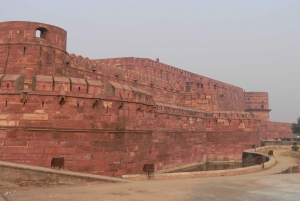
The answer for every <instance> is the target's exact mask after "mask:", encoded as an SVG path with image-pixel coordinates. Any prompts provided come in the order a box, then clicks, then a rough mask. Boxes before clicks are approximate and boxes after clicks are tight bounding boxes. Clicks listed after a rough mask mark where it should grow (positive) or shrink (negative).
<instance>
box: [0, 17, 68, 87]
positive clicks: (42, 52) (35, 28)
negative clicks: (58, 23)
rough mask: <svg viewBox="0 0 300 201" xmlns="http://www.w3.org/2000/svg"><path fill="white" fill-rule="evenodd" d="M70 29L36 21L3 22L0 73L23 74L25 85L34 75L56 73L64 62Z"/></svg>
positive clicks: (0, 39) (0, 26) (29, 83)
mask: <svg viewBox="0 0 300 201" xmlns="http://www.w3.org/2000/svg"><path fill="white" fill-rule="evenodd" d="M66 41H67V32H66V31H65V30H63V29H61V28H59V27H55V26H52V25H48V24H42V23H35V22H2V23H0V73H1V74H23V75H24V76H25V86H24V87H25V88H31V81H32V80H31V77H32V76H33V75H37V74H39V75H47V74H50V75H57V74H60V72H61V71H62V68H63V67H64V66H65V62H64V59H65V57H66Z"/></svg>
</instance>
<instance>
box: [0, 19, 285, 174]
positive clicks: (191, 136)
mask: <svg viewBox="0 0 300 201" xmlns="http://www.w3.org/2000/svg"><path fill="white" fill-rule="evenodd" d="M0 30H1V31H0V73H1V74H0V84H1V87H0V113H1V114H0V127H1V130H0V145H1V146H0V160H4V161H11V162H17V163H23V164H29V165H36V166H43V167H50V162H51V160H52V158H53V157H64V158H65V167H66V169H69V170H74V171H79V172H89V173H94V174H99V175H107V176H120V175H123V174H135V173H142V167H143V165H144V164H145V163H154V164H155V169H156V170H164V169H172V168H175V167H180V166H184V165H187V164H192V163H195V162H204V161H224V160H226V161H227V160H241V157H242V151H243V150H244V149H249V148H250V147H252V146H253V145H255V146H256V147H257V146H259V144H260V140H261V139H265V138H281V137H290V136H291V129H290V124H287V123H277V122H270V121H268V120H269V112H270V109H269V102H268V94H267V93H265V92H244V90H243V89H242V88H240V87H236V86H232V85H230V84H227V83H223V82H220V81H217V80H213V79H211V78H207V77H204V76H201V75H197V74H194V73H191V72H187V71H185V70H182V69H179V68H175V67H172V66H170V65H167V64H164V63H161V62H159V61H158V60H157V61H153V60H150V59H145V58H133V57H127V58H115V59H97V60H90V59H88V58H84V57H82V56H76V55H74V54H68V53H67V52H66V32H65V31H64V30H63V29H61V28H58V27H55V26H52V25H47V24H41V23H33V22H3V23H0ZM36 30H38V31H40V32H41V33H40V35H39V36H38V37H36V36H35V32H36ZM247 111H248V112H247Z"/></svg>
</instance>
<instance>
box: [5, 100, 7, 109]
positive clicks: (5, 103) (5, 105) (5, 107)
mask: <svg viewBox="0 0 300 201" xmlns="http://www.w3.org/2000/svg"><path fill="white" fill-rule="evenodd" d="M5 108H7V100H6V101H5Z"/></svg>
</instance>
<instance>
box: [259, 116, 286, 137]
mask: <svg viewBox="0 0 300 201" xmlns="http://www.w3.org/2000/svg"><path fill="white" fill-rule="evenodd" d="M259 131H260V140H270V139H281V138H284V137H288V138H291V137H292V132H291V124H290V123H282V122H272V121H262V122H261V125H260V128H259Z"/></svg>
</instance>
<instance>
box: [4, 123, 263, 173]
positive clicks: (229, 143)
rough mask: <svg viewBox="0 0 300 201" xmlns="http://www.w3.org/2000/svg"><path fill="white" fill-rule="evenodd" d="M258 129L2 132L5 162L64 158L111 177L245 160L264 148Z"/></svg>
mask: <svg viewBox="0 0 300 201" xmlns="http://www.w3.org/2000/svg"><path fill="white" fill-rule="evenodd" d="M258 138H259V135H258V132H256V131H248V132H247V131H234V132H217V131H210V132H192V131H191V132H175V131H161V132H159V131H155V132H154V131H102V130H96V131H92V130H85V131H84V130H83V131H78V130H77V131H76V130H73V131H72V130H71V129H70V130H51V129H48V130H46V129H33V128H32V129H30V128H27V129H16V128H15V129H12V128H11V129H7V130H1V131H0V144H1V147H0V160H2V161H8V162H14V163H20V164H28V165H35V166H41V167H49V168H50V167H51V160H52V159H53V158H54V157H64V160H65V169H67V170H71V171H76V172H86V173H92V174H98V175H106V176H117V177H118V176H121V175H125V174H139V173H143V166H144V164H147V163H153V164H154V165H155V170H156V171H160V170H165V169H171V168H176V167H181V166H185V165H187V164H192V163H200V162H206V161H224V159H225V160H228V161H239V160H241V157H242V151H243V150H245V149H249V148H250V147H251V146H253V145H255V146H256V147H257V146H258V145H259V140H258Z"/></svg>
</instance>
